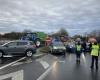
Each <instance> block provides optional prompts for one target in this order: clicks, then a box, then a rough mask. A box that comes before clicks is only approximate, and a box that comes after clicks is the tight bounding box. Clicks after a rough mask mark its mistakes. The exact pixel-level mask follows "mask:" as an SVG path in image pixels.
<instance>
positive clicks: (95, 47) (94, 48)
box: [76, 42, 99, 70]
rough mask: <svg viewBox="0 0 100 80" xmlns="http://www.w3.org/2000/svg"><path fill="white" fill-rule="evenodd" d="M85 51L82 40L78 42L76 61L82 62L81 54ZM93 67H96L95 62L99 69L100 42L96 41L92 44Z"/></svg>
mask: <svg viewBox="0 0 100 80" xmlns="http://www.w3.org/2000/svg"><path fill="white" fill-rule="evenodd" d="M82 51H83V46H82V44H81V43H80V42H78V43H77V44H76V61H77V62H80V56H81V53H82ZM91 56H92V58H91V67H90V68H91V69H94V63H95V66H96V70H98V56H99V44H98V43H97V42H94V43H92V44H91Z"/></svg>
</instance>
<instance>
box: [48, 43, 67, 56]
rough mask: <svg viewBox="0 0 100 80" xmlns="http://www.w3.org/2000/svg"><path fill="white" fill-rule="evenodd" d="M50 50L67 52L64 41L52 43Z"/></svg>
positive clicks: (52, 51)
mask: <svg viewBox="0 0 100 80" xmlns="http://www.w3.org/2000/svg"><path fill="white" fill-rule="evenodd" d="M50 52H51V53H57V54H58V53H63V54H65V53H66V47H65V46H64V44H63V43H62V42H53V43H52V44H51V45H50Z"/></svg>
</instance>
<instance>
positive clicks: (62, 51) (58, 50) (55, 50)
mask: <svg viewBox="0 0 100 80" xmlns="http://www.w3.org/2000/svg"><path fill="white" fill-rule="evenodd" d="M65 52H66V50H62V49H53V50H52V53H65Z"/></svg>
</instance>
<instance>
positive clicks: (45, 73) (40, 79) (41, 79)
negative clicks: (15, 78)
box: [37, 61, 57, 80]
mask: <svg viewBox="0 0 100 80" xmlns="http://www.w3.org/2000/svg"><path fill="white" fill-rule="evenodd" d="M56 63H57V61H55V63H54V64H53V65H52V66H51V67H50V68H48V69H47V70H46V71H45V72H44V73H43V74H42V75H41V76H40V77H39V78H38V79H37V80H43V79H44V78H45V77H46V76H47V75H48V74H49V72H50V71H51V70H52V69H53V67H55V65H56Z"/></svg>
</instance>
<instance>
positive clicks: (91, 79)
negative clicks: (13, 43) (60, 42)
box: [0, 53, 100, 80]
mask: <svg viewBox="0 0 100 80" xmlns="http://www.w3.org/2000/svg"><path fill="white" fill-rule="evenodd" d="M16 60H17V61H16ZM16 60H15V61H12V62H14V63H13V64H11V63H12V62H8V63H7V64H3V65H2V64H1V67H0V80H100V69H99V70H98V71H96V70H93V71H92V70H91V69H90V63H91V56H90V55H89V54H87V55H86V56H84V55H82V57H81V62H80V64H78V63H76V56H75V54H68V53H67V54H66V56H63V55H51V54H47V55H44V56H41V57H33V58H20V60H19V58H18V59H16ZM18 60H19V61H18ZM99 62H100V61H99ZM9 64H11V65H9ZM7 65H8V66H7ZM5 66H6V67H5ZM99 66H100V63H99Z"/></svg>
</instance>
